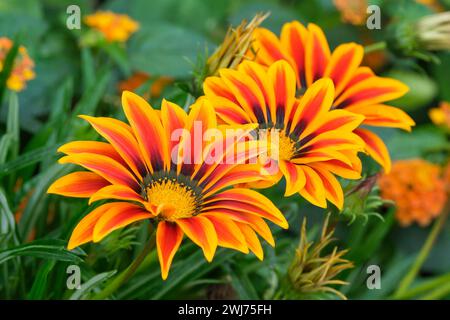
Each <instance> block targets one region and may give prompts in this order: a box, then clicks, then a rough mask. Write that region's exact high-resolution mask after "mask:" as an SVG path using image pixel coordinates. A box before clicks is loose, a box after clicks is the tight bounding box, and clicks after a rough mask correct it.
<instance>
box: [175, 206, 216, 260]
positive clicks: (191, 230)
mask: <svg viewBox="0 0 450 320" xmlns="http://www.w3.org/2000/svg"><path fill="white" fill-rule="evenodd" d="M175 222H176V224H177V225H178V226H179V227H180V228H181V230H183V232H184V234H186V236H187V237H188V238H189V239H191V240H192V241H193V242H194V243H195V244H196V245H198V246H199V247H200V248H202V250H203V254H204V255H205V258H206V260H207V261H208V262H211V260H212V259H213V257H214V253H215V252H216V248H217V243H218V240H217V233H216V230H215V229H214V225H213V224H212V223H211V221H209V219H207V218H206V217H202V216H201V215H197V216H193V217H191V218H185V219H177V220H176V221H175Z"/></svg>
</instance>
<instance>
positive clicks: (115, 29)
mask: <svg viewBox="0 0 450 320" xmlns="http://www.w3.org/2000/svg"><path fill="white" fill-rule="evenodd" d="M84 23H86V24H87V25H88V26H89V27H91V28H94V29H96V30H98V31H100V32H101V33H102V34H103V35H104V36H105V38H106V40H107V41H108V42H115V41H117V42H126V41H127V40H128V38H129V37H130V36H131V35H132V34H133V33H134V32H136V31H137V30H138V29H139V23H138V22H136V21H134V20H133V19H131V18H130V17H129V16H127V15H126V14H117V13H114V12H111V11H98V12H96V13H94V14H91V15H88V16H86V17H85V18H84Z"/></svg>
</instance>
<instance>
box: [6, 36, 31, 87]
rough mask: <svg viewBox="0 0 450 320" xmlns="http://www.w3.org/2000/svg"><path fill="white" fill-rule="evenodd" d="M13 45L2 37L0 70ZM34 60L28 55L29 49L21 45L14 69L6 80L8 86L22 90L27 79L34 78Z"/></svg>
mask: <svg viewBox="0 0 450 320" xmlns="http://www.w3.org/2000/svg"><path fill="white" fill-rule="evenodd" d="M12 47H13V42H12V41H11V40H10V39H8V38H5V37H2V38H0V72H1V71H2V70H3V68H4V63H5V59H6V56H7V55H8V53H9V50H11V48H12ZM33 68H34V62H33V60H32V59H31V58H30V56H29V55H28V52H27V49H26V48H25V47H23V46H20V47H19V52H18V54H17V56H16V58H15V60H14V64H13V69H12V71H11V74H10V75H9V78H8V80H7V81H6V86H7V87H8V88H9V89H10V90H13V91H17V92H19V91H22V90H23V89H24V88H25V84H26V82H27V81H29V80H32V79H34V77H35V74H34V71H33Z"/></svg>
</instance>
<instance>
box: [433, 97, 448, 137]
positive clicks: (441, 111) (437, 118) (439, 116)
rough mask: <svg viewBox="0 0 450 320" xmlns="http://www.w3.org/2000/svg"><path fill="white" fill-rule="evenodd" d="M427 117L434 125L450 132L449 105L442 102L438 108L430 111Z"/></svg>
mask: <svg viewBox="0 0 450 320" xmlns="http://www.w3.org/2000/svg"><path fill="white" fill-rule="evenodd" d="M428 115H429V117H430V119H431V121H433V123H434V124H435V125H437V126H442V127H446V128H447V129H449V130H450V103H448V102H446V101H442V102H441V103H440V104H439V107H438V108H432V109H430V111H429V112H428Z"/></svg>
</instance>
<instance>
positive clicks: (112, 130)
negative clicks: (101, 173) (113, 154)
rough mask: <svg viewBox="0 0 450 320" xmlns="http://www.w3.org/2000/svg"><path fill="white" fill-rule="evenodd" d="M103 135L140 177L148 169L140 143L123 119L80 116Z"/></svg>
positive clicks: (140, 177)
mask: <svg viewBox="0 0 450 320" xmlns="http://www.w3.org/2000/svg"><path fill="white" fill-rule="evenodd" d="M80 118H82V119H83V120H86V121H87V122H89V123H90V124H91V126H92V127H93V128H94V129H95V130H96V131H97V132H98V133H99V134H100V135H101V136H103V137H104V138H105V139H106V140H107V141H108V142H109V143H110V144H111V145H112V146H113V147H114V149H115V150H116V151H117V153H119V154H120V156H121V157H122V159H124V160H125V162H126V163H127V165H128V166H129V167H130V168H131V170H133V172H134V173H135V174H136V176H137V177H138V178H139V179H142V176H145V174H146V173H147V170H146V168H145V164H144V162H143V160H142V157H141V153H140V151H139V145H138V143H137V141H136V138H135V137H134V136H133V133H132V132H131V128H130V127H129V126H128V125H127V124H125V123H123V122H122V121H119V120H116V119H113V118H104V117H89V116H80Z"/></svg>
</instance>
